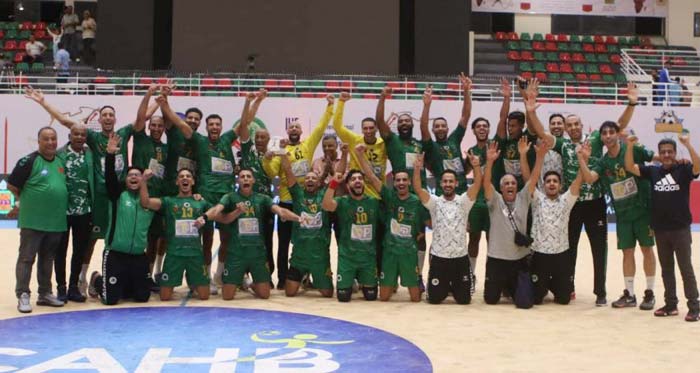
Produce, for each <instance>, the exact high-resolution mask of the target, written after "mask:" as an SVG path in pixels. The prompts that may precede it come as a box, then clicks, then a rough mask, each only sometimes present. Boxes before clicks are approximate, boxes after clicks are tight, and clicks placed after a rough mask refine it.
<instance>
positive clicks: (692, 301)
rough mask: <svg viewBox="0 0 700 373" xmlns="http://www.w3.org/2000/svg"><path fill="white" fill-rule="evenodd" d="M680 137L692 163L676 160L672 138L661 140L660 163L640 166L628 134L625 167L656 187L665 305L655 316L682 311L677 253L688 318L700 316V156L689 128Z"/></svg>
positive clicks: (654, 217)
mask: <svg viewBox="0 0 700 373" xmlns="http://www.w3.org/2000/svg"><path fill="white" fill-rule="evenodd" d="M678 140H679V141H680V142H681V144H683V145H684V146H685V147H686V148H687V149H688V152H689V153H690V159H691V160H692V162H693V163H692V165H689V164H679V163H678V162H677V161H676V142H675V141H673V140H671V139H663V140H661V141H659V156H660V158H661V165H660V166H653V165H650V166H639V165H637V164H635V163H634V152H633V151H631V150H630V149H633V148H634V143H635V142H636V141H637V139H636V137H635V136H628V137H627V151H626V152H625V169H626V170H627V171H628V172H630V173H632V174H633V175H636V176H640V177H642V178H644V179H647V180H649V181H651V183H652V184H653V185H654V189H653V190H652V193H651V210H652V211H653V212H654V213H653V214H652V215H651V226H652V228H654V233H655V234H656V242H657V245H658V247H659V248H658V250H659V262H660V263H661V277H662V278H663V280H664V289H665V292H664V301H665V304H664V306H663V307H661V308H659V309H657V310H656V311H655V312H654V316H674V315H677V314H678V297H677V296H676V276H675V268H674V267H675V264H674V260H673V254H674V252H675V254H676V258H677V259H678V267H679V268H680V270H681V276H682V277H683V290H684V292H685V297H686V298H687V299H688V314H687V315H686V316H685V321H698V320H699V319H700V306H699V305H698V286H697V283H696V281H695V273H694V271H693V266H692V263H691V248H690V246H691V240H692V239H691V234H690V223H691V220H692V218H691V215H690V209H689V204H690V183H691V182H692V180H693V179H695V178H697V177H698V174H700V156H698V153H697V152H696V151H695V148H693V146H692V145H691V144H690V136H689V135H688V133H687V132H685V133H683V134H681V135H679V136H678Z"/></svg>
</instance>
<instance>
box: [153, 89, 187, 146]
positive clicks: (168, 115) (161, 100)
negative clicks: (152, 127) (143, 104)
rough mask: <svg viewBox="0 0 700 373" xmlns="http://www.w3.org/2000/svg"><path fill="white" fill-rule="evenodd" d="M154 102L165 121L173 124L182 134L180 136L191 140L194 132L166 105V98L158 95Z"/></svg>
mask: <svg viewBox="0 0 700 373" xmlns="http://www.w3.org/2000/svg"><path fill="white" fill-rule="evenodd" d="M156 102H157V103H158V105H160V111H162V112H163V116H164V117H165V119H166V120H167V121H168V122H170V123H172V124H174V125H175V126H176V127H177V129H179V130H180V132H182V136H183V137H184V138H186V139H188V140H189V139H191V138H192V135H193V134H194V130H193V129H192V127H190V125H189V124H187V122H185V121H184V120H183V119H182V118H180V116H179V115H177V114H176V113H175V112H174V111H173V109H172V108H170V104H169V103H168V97H167V96H165V95H160V96H158V98H156Z"/></svg>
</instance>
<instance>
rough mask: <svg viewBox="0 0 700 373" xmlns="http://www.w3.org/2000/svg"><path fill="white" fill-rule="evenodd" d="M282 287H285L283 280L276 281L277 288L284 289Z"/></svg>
mask: <svg viewBox="0 0 700 373" xmlns="http://www.w3.org/2000/svg"><path fill="white" fill-rule="evenodd" d="M284 287H285V284H284V281H279V282H277V290H284Z"/></svg>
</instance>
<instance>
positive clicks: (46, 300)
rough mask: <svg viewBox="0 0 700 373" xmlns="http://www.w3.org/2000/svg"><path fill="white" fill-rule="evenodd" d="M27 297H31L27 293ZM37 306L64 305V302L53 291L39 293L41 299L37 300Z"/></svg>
mask: <svg viewBox="0 0 700 373" xmlns="http://www.w3.org/2000/svg"><path fill="white" fill-rule="evenodd" d="M27 297H29V296H28V295H27ZM36 305H37V306H49V307H63V305H64V303H63V302H61V301H60V300H58V298H56V296H54V295H53V294H51V293H48V294H44V295H39V299H37V300H36Z"/></svg>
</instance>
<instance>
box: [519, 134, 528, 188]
mask: <svg viewBox="0 0 700 373" xmlns="http://www.w3.org/2000/svg"><path fill="white" fill-rule="evenodd" d="M530 145H531V144H530V142H529V141H527V136H521V137H520V140H518V152H519V153H520V171H522V173H523V180H524V181H525V182H527V181H529V180H530V163H529V162H528V161H527V152H528V150H530Z"/></svg>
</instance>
